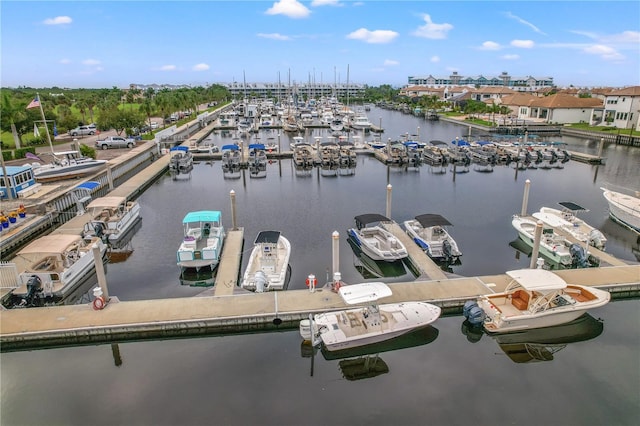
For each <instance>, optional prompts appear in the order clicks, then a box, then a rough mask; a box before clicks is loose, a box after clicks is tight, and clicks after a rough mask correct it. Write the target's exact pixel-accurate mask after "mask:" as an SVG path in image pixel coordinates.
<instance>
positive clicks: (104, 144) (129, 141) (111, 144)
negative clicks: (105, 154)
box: [96, 136, 136, 149]
mask: <svg viewBox="0 0 640 426" xmlns="http://www.w3.org/2000/svg"><path fill="white" fill-rule="evenodd" d="M135 144H136V141H135V139H133V138H123V137H122V136H108V137H106V138H104V139H102V140H97V141H96V148H99V149H109V148H133V147H134V146H135Z"/></svg>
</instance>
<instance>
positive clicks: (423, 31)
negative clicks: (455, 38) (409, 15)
mask: <svg viewBox="0 0 640 426" xmlns="http://www.w3.org/2000/svg"><path fill="white" fill-rule="evenodd" d="M422 18H423V19H424V22H425V24H424V25H422V26H420V27H418V29H417V30H415V31H414V32H413V35H414V36H417V37H424V38H430V39H434V40H437V39H443V38H447V33H448V32H449V31H451V30H452V29H453V25H451V24H436V23H434V22H433V21H431V16H429V15H426V14H425V15H423V16H422Z"/></svg>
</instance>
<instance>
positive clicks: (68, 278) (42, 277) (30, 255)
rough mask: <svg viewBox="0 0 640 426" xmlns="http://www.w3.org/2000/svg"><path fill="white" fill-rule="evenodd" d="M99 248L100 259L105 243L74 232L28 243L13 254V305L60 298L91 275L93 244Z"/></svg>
mask: <svg viewBox="0 0 640 426" xmlns="http://www.w3.org/2000/svg"><path fill="white" fill-rule="evenodd" d="M94 246H97V247H99V249H100V261H102V259H103V258H104V256H105V255H106V252H107V246H106V245H105V244H104V243H103V242H102V240H101V239H100V238H98V237H91V238H82V237H81V236H80V235H76V234H49V235H45V236H44V237H40V238H38V239H37V240H35V241H33V242H31V243H30V244H29V245H27V246H26V247H25V248H23V249H22V250H20V251H19V252H18V254H17V255H16V257H15V259H14V260H13V263H15V265H16V269H17V270H18V271H21V272H20V273H19V275H18V287H17V288H15V289H13V291H12V296H11V299H12V300H13V302H15V305H14V306H20V307H27V306H39V305H41V303H40V302H39V300H43V299H47V300H52V301H53V302H54V303H58V302H61V301H64V299H65V298H66V297H67V296H68V295H69V294H71V293H72V292H73V291H74V290H75V289H76V288H77V287H79V286H80V285H81V284H82V283H83V281H86V279H87V276H90V275H91V274H92V273H93V274H94V275H95V267H96V264H95V261H94V256H93V247H94Z"/></svg>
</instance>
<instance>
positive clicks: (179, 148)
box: [169, 145, 189, 152]
mask: <svg viewBox="0 0 640 426" xmlns="http://www.w3.org/2000/svg"><path fill="white" fill-rule="evenodd" d="M169 151H174V152H175V151H184V152H187V151H189V147H188V146H184V145H178V146H174V147H172V148H171V149H170V150H169Z"/></svg>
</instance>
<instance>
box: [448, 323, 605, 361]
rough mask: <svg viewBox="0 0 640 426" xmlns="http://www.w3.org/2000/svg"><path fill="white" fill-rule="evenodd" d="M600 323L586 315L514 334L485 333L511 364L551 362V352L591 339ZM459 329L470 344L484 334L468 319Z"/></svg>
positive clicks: (598, 333)
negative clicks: (555, 324)
mask: <svg viewBox="0 0 640 426" xmlns="http://www.w3.org/2000/svg"><path fill="white" fill-rule="evenodd" d="M603 329H604V324H603V322H602V320H599V319H595V318H594V317H592V316H591V315H589V314H584V315H582V316H581V317H579V318H577V319H575V320H573V321H571V322H569V323H566V324H561V325H557V326H553V327H544V328H535V329H531V330H523V331H517V332H514V333H503V334H489V333H486V334H487V335H488V336H490V337H491V338H493V339H494V340H495V341H496V343H497V344H498V346H499V347H500V349H502V351H503V352H504V353H505V354H506V355H507V356H508V357H509V358H510V359H511V360H512V361H513V362H515V363H518V364H520V363H528V362H538V361H552V360H553V359H554V357H553V355H554V354H555V353H556V352H558V351H560V350H562V349H564V348H565V347H566V346H567V344H570V343H575V342H584V341H586V340H591V339H595V338H596V337H598V336H600V335H601V334H602V331H603ZM461 332H462V334H464V335H465V336H467V340H468V341H469V342H471V343H477V342H479V341H480V339H481V338H482V336H483V334H485V332H484V330H483V328H482V327H481V326H473V325H471V324H470V323H469V321H468V320H465V321H464V322H463V323H462V327H461Z"/></svg>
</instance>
